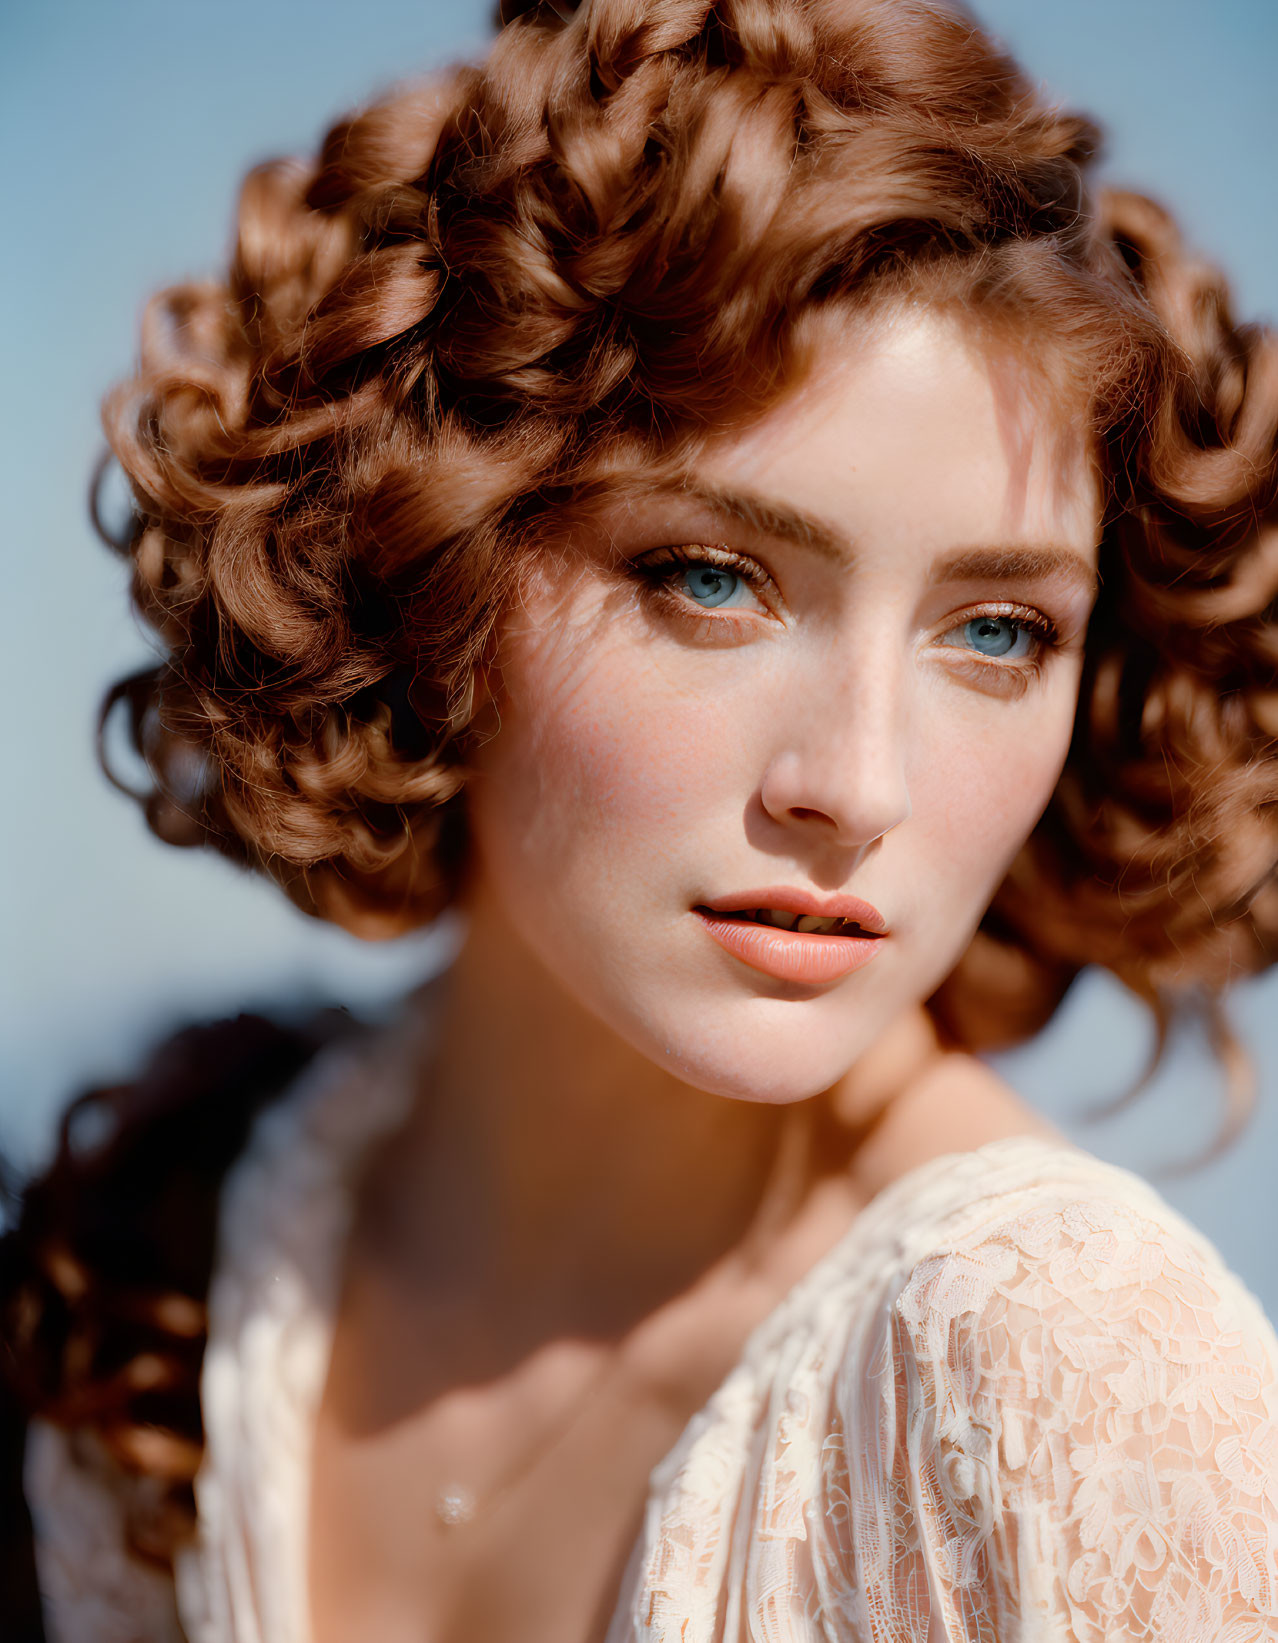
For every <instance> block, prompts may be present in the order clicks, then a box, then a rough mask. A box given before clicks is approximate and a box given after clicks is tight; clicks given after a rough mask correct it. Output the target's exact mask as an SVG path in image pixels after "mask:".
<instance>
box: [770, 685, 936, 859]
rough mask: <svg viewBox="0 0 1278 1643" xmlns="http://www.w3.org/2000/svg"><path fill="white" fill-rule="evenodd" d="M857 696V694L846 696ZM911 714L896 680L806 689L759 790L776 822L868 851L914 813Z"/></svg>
mask: <svg viewBox="0 0 1278 1643" xmlns="http://www.w3.org/2000/svg"><path fill="white" fill-rule="evenodd" d="M849 698H852V699H849ZM905 714H906V708H905V703H904V702H903V700H902V693H901V691H900V690H899V688H897V685H896V684H895V683H893V682H891V681H888V680H884V681H882V682H881V683H880V684H879V685H878V686H877V687H876V688H874V689H872V690H871V689H861V690H857V691H855V692H832V691H829V690H826V691H821V690H820V689H818V690H817V692H815V693H813V692H807V693H805V698H804V700H803V701H802V703H801V704H799V705H798V706H797V708H796V711H794V712H793V713H792V714H787V715H786V716H785V720H784V728H783V731H782V735H781V738H780V746H779V748H778V750H777V751H776V753H775V754H774V755H773V756H772V758H771V759H770V760H769V762H768V765H767V768H766V770H765V772H764V776H763V781H762V783H761V785H760V789H759V798H760V800H761V802H762V805H763V808H764V810H765V811H766V813H767V814H768V816H769V817H771V819H772V820H773V821H774V822H777V823H778V824H779V825H781V826H783V827H786V828H795V827H797V828H799V829H801V830H803V831H805V832H807V833H808V834H809V835H810V837H811V839H812V841H813V842H814V843H820V844H827V845H833V846H836V847H840V848H843V849H855V850H864V849H866V848H867V847H868V846H869V845H871V844H873V843H875V842H876V841H877V840H878V839H881V838H882V837H883V836H884V834H886V833H890V832H891V831H892V829H893V828H894V827H897V826H899V825H900V823H901V822H903V821H904V820H905V819H906V818H907V817H908V816H909V814H910V794H909V784H908V780H907V775H906V761H905V747H906V728H905V724H904V719H905Z"/></svg>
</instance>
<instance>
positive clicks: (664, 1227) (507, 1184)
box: [387, 901, 935, 1324]
mask: <svg viewBox="0 0 1278 1643" xmlns="http://www.w3.org/2000/svg"><path fill="white" fill-rule="evenodd" d="M433 1014H434V1015H435V1019H436V1022H437V1027H436V1030H435V1031H434V1033H433V1034H432V1042H431V1044H430V1047H429V1049H428V1050H427V1051H425V1052H424V1053H423V1060H422V1063H421V1065H420V1067H419V1068H418V1070H417V1076H418V1077H419V1080H420V1084H421V1098H420V1100H419V1102H418V1105H417V1109H416V1111H415V1114H414V1117H413V1119H412V1121H411V1122H410V1124H409V1125H408V1127H407V1129H406V1130H405V1131H404V1133H403V1135H402V1136H401V1137H400V1138H399V1139H398V1141H397V1147H396V1164H395V1173H396V1176H397V1177H398V1179H399V1181H401V1182H402V1183H403V1188H404V1190H403V1192H402V1193H399V1194H396V1193H394V1191H393V1182H392V1183H388V1184H391V1185H392V1197H393V1198H394V1197H397V1198H398V1199H399V1201H400V1209H399V1212H398V1213H397V1215H396V1221H395V1224H394V1226H393V1227H390V1226H388V1229H387V1230H388V1233H390V1234H391V1239H392V1240H393V1243H394V1245H395V1246H396V1247H397V1248H398V1249H399V1250H400V1251H401V1252H402V1254H403V1256H404V1258H405V1260H411V1261H412V1262H413V1263H414V1270H416V1271H418V1272H420V1271H421V1262H422V1260H423V1259H424V1253H423V1252H427V1251H430V1252H435V1259H436V1260H438V1261H440V1262H441V1263H442V1266H443V1267H446V1277H445V1278H444V1281H446V1282H447V1283H448V1284H449V1285H450V1286H454V1287H455V1289H456V1291H457V1293H458V1294H461V1293H470V1294H475V1293H484V1294H488V1295H489V1296H492V1297H494V1299H497V1300H499V1301H501V1302H502V1303H503V1304H506V1305H526V1306H528V1307H529V1308H534V1309H539V1310H540V1311H541V1312H543V1313H544V1312H545V1311H546V1310H547V1309H548V1308H551V1309H553V1308H554V1307H555V1305H556V1295H557V1298H558V1302H559V1304H560V1305H562V1306H564V1307H566V1308H571V1307H572V1306H574V1305H575V1306H583V1305H589V1306H590V1307H591V1308H592V1322H593V1323H595V1324H603V1323H606V1322H607V1323H612V1324H620V1323H621V1322H622V1319H621V1318H620V1317H616V1318H611V1319H605V1318H604V1317H603V1316H601V1315H600V1308H601V1307H602V1308H603V1309H604V1310H607V1308H608V1306H609V1305H610V1304H612V1303H611V1302H610V1301H609V1300H608V1298H609V1297H612V1298H615V1304H616V1305H617V1306H619V1307H624V1308H625V1309H626V1311H627V1313H628V1314H629V1315H631V1316H633V1314H634V1312H635V1311H636V1310H643V1309H645V1308H649V1309H651V1308H655V1307H656V1306H657V1305H659V1304H660V1302H661V1301H662V1300H663V1299H665V1298H667V1297H669V1296H672V1295H675V1294H678V1293H681V1292H683V1291H684V1290H685V1289H687V1288H689V1287H690V1286H691V1285H692V1284H693V1283H695V1282H696V1281H697V1280H698V1278H700V1277H701V1276H702V1275H703V1274H705V1273H706V1272H707V1271H709V1270H710V1269H711V1268H715V1267H720V1266H724V1265H726V1266H728V1267H732V1266H734V1265H735V1266H736V1267H737V1268H738V1269H739V1275H740V1276H741V1277H742V1278H743V1279H749V1277H750V1276H751V1275H752V1274H753V1273H754V1271H755V1270H756V1269H757V1268H758V1267H759V1266H760V1265H762V1264H763V1263H764V1262H766V1261H768V1260H769V1259H771V1257H772V1255H773V1253H774V1246H776V1245H777V1243H778V1242H783V1241H784V1240H785V1239H786V1237H787V1235H788V1233H789V1231H790V1229H791V1228H793V1227H795V1226H796V1224H797V1223H799V1222H800V1221H801V1220H802V1218H803V1215H804V1212H805V1209H807V1208H809V1207H810V1206H811V1202H812V1200H813V1198H814V1196H816V1195H819V1194H820V1193H821V1192H822V1190H824V1189H826V1188H828V1186H829V1184H830V1183H831V1182H832V1181H834V1182H841V1183H842V1184H843V1190H846V1184H847V1182H848V1180H849V1179H850V1178H851V1176H850V1173H849V1161H850V1159H851V1158H852V1155H853V1154H854V1153H855V1151H856V1149H857V1145H858V1142H859V1140H860V1138H861V1136H862V1134H863V1133H864V1132H865V1131H866V1130H867V1129H871V1128H872V1127H873V1122H874V1118H875V1115H876V1114H877V1113H878V1112H880V1111H882V1110H886V1107H887V1105H888V1104H889V1103H890V1101H891V1100H892V1098H893V1095H894V1093H895V1092H896V1091H897V1090H898V1089H899V1088H901V1087H902V1086H903V1085H904V1083H905V1082H906V1081H907V1080H908V1079H909V1078H910V1077H911V1076H912V1075H913V1073H914V1071H916V1070H917V1068H918V1066H919V1065H920V1064H921V1063H922V1060H923V1059H925V1058H926V1057H927V1056H928V1055H929V1054H933V1053H935V1042H934V1040H933V1039H932V1037H931V1034H930V1033H927V1032H926V1031H924V1032H923V1033H922V1034H921V1033H920V1021H921V1012H915V1013H914V1014H913V1015H912V1017H911V1019H910V1021H909V1022H908V1023H906V1024H904V1026H905V1028H906V1030H905V1031H897V1032H896V1033H888V1034H886V1035H884V1040H883V1041H882V1043H881V1044H880V1045H877V1046H876V1047H875V1050H874V1051H872V1052H870V1053H869V1054H868V1055H867V1056H866V1057H864V1058H863V1060H862V1062H860V1063H858V1065H857V1067H856V1068H854V1069H853V1070H852V1072H851V1073H850V1074H849V1075H847V1077H846V1078H845V1079H843V1080H841V1081H840V1083H839V1085H838V1086H837V1087H836V1088H835V1089H833V1090H831V1091H826V1092H823V1094H822V1095H820V1096H816V1097H813V1098H812V1099H811V1100H808V1101H803V1102H798V1103H795V1104H792V1105H782V1106H774V1105H769V1104H765V1103H759V1102H748V1101H739V1100H733V1099H730V1098H727V1097H724V1096H720V1095H712V1094H708V1093H706V1092H705V1091H702V1090H699V1089H696V1088H693V1087H692V1086H690V1085H688V1084H686V1083H684V1082H682V1081H681V1080H680V1079H678V1078H676V1077H675V1076H674V1075H673V1074H672V1073H670V1072H669V1071H667V1070H666V1069H665V1068H663V1067H660V1066H657V1065H654V1063H653V1062H652V1061H650V1060H649V1059H648V1057H646V1056H644V1055H641V1054H640V1053H639V1052H638V1051H637V1050H635V1049H633V1048H632V1047H631V1046H630V1045H629V1044H627V1043H626V1042H625V1041H623V1040H622V1039H620V1038H619V1037H618V1035H617V1034H616V1033H614V1032H613V1031H612V1030H611V1029H610V1028H609V1027H607V1026H605V1025H604V1024H603V1023H602V1022H600V1021H599V1020H598V1019H597V1018H596V1017H595V1016H593V1015H592V1014H590V1012H588V1011H587V1010H585V1009H584V1008H583V1007H582V1006H581V1005H580V1004H579V1003H578V1002H577V1001H576V1000H575V999H574V998H573V997H571V996H570V995H568V994H567V993H565V992H564V990H563V989H562V988H561V987H560V986H559V984H558V982H557V981H556V979H555V978H554V977H553V976H551V975H550V974H549V973H548V972H547V971H546V970H545V969H544V967H543V966H542V965H541V964H540V963H539V962H538V960H537V959H536V958H535V957H534V955H532V954H531V953H530V952H529V951H528V949H527V948H526V947H525V946H524V945H523V943H522V942H521V941H520V940H519V939H518V938H517V937H516V936H515V935H514V934H513V932H511V931H510V930H509V929H508V928H507V927H506V926H505V925H504V923H503V921H502V920H501V918H500V916H499V915H498V914H497V913H496V912H495V911H494V910H492V909H491V907H488V906H485V905H484V903H483V902H482V901H478V902H477V903H474V904H472V907H471V910H470V923H469V929H468V934H467V937H466V940H465V943H464V945H463V948H462V951H461V953H460V955H459V956H458V958H457V960H456V962H455V964H454V965H453V967H452V969H451V971H450V972H449V974H448V976H447V977H446V978H445V981H444V983H443V987H442V994H441V996H440V997H439V999H438V1001H437V1008H436V1010H435V1011H434V1012H433ZM405 1217H407V1220H406V1219H405ZM430 1264H431V1267H432V1269H433V1268H434V1265H435V1262H434V1261H432V1262H431V1263H430ZM441 1276H443V1274H442V1271H441ZM550 1291H555V1292H556V1295H552V1294H551V1293H550ZM570 1297H571V1298H572V1299H571V1300H570ZM586 1297H591V1298H592V1299H591V1300H590V1301H589V1302H587V1301H586V1300H585V1299H584V1298H586Z"/></svg>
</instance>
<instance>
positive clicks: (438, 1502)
mask: <svg viewBox="0 0 1278 1643" xmlns="http://www.w3.org/2000/svg"><path fill="white" fill-rule="evenodd" d="M475 1506H476V1501H475V1497H474V1495H473V1494H472V1493H471V1492H470V1490H469V1489H468V1488H467V1487H466V1485H465V1484H464V1483H450V1484H448V1485H447V1487H446V1488H443V1489H441V1490H440V1491H439V1493H438V1495H436V1497H435V1516H436V1517H437V1518H438V1519H439V1521H440V1522H441V1523H442V1524H444V1525H445V1526H446V1527H448V1528H450V1529H452V1528H455V1527H456V1526H457V1525H458V1524H461V1523H469V1522H470V1521H471V1519H472V1518H473V1517H474V1515H475Z"/></svg>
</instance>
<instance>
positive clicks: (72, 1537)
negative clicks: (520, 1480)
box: [23, 1420, 182, 1643]
mask: <svg viewBox="0 0 1278 1643" xmlns="http://www.w3.org/2000/svg"><path fill="white" fill-rule="evenodd" d="M23 1487H24V1491H25V1493H26V1497H27V1502H28V1505H29V1507H30V1509H31V1521H32V1527H33V1529H34V1531H35V1557H36V1574H37V1578H38V1580H39V1583H40V1601H41V1606H42V1608H43V1611H44V1625H45V1632H46V1635H47V1636H48V1639H49V1643H182V1632H181V1629H180V1627H179V1625H178V1618H177V1609H176V1605H175V1600H174V1591H173V1581H172V1578H171V1577H169V1576H166V1575H165V1574H164V1573H163V1571H162V1570H160V1569H155V1568H151V1567H150V1566H149V1565H147V1564H144V1563H142V1562H140V1561H139V1560H138V1559H137V1558H135V1557H132V1556H130V1554H129V1552H128V1549H127V1547H126V1545H125V1540H124V1526H123V1522H122V1519H121V1513H120V1508H119V1503H118V1501H117V1500H116V1499H115V1497H114V1495H113V1494H112V1492H111V1489H110V1486H109V1484H108V1482H107V1481H106V1480H105V1479H104V1478H102V1477H100V1476H98V1475H97V1474H96V1473H95V1471H94V1470H93V1467H92V1465H91V1463H90V1462H88V1461H87V1459H82V1458H78V1457H77V1455H76V1454H75V1452H74V1440H73V1438H72V1437H71V1436H70V1435H69V1434H68V1433H66V1432H64V1431H62V1430H61V1429H60V1428H58V1427H56V1426H51V1425H49V1424H48V1422H46V1421H39V1420H37V1421H32V1422H31V1424H30V1426H29V1427H28V1429H27V1447H26V1460H25V1465H24V1471H23Z"/></svg>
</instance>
